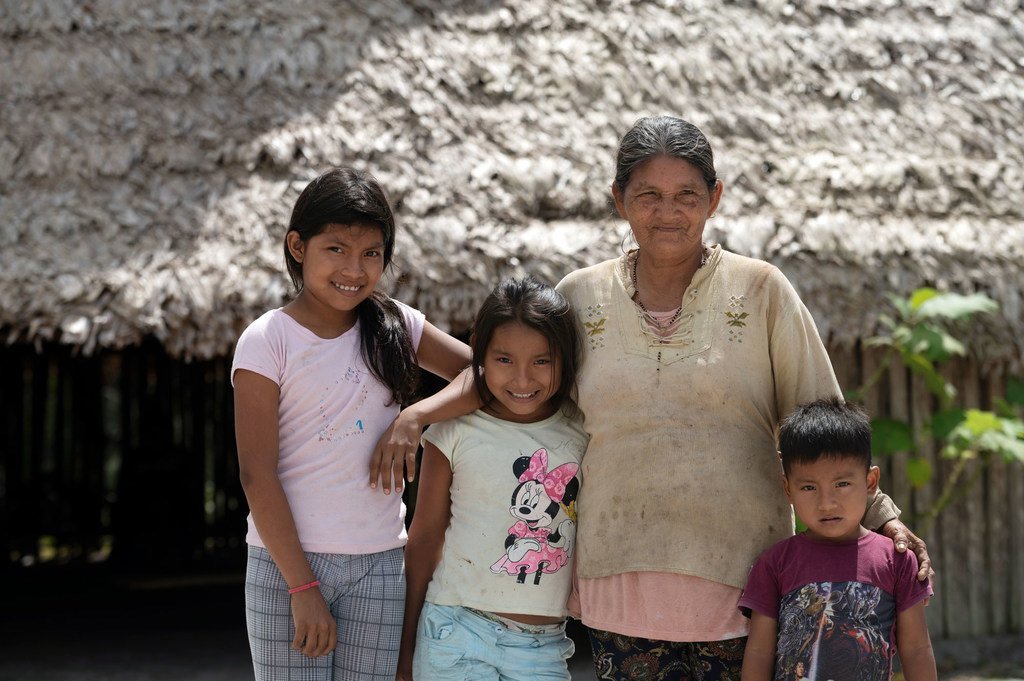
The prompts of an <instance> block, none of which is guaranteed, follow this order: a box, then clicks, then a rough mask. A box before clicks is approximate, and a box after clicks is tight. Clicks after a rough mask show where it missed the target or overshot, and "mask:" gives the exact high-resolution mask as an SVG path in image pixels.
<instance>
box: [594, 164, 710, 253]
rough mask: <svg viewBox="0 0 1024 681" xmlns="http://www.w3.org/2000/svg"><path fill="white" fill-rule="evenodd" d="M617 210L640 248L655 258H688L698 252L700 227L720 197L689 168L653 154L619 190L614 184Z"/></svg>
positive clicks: (702, 226) (698, 172) (696, 171)
mask: <svg viewBox="0 0 1024 681" xmlns="http://www.w3.org/2000/svg"><path fill="white" fill-rule="evenodd" d="M612 196H613V197H614V199H615V207H616V208H617V209H618V211H619V215H621V216H622V218H623V219H625V220H626V221H627V222H629V227H630V229H632V230H633V236H634V238H635V239H636V242H637V244H639V246H640V250H642V251H643V250H646V251H647V252H648V253H650V254H651V255H654V256H656V257H684V258H685V257H688V256H691V255H693V253H694V252H697V251H699V250H700V248H701V238H702V237H703V235H704V223H705V221H706V220H707V219H708V216H710V215H711V214H712V213H714V212H715V209H716V208H718V201H719V199H720V198H721V196H722V183H721V181H719V182H716V183H715V186H714V187H711V188H709V187H708V185H707V183H706V182H705V181H704V176H703V175H701V172H700V170H698V169H697V167H696V166H694V165H693V164H691V163H689V162H687V161H684V160H682V159H679V158H675V157H672V156H655V157H654V158H652V159H651V160H649V161H647V162H646V163H644V164H642V165H640V166H638V167H637V168H636V169H635V170H634V171H633V175H632V176H631V177H630V179H629V184H628V185H626V189H625V191H623V192H620V191H619V188H618V186H617V185H615V184H612Z"/></svg>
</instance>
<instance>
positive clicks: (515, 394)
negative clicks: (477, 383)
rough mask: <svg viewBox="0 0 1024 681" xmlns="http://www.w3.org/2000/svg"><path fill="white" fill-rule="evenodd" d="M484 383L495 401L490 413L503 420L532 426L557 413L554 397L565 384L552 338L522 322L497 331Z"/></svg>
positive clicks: (489, 405) (492, 343)
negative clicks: (549, 342)
mask: <svg viewBox="0 0 1024 681" xmlns="http://www.w3.org/2000/svg"><path fill="white" fill-rule="evenodd" d="M483 373H484V383H485V384H486V385H487V390H488V391H490V393H491V395H493V396H494V399H493V400H492V401H491V402H490V403H489V404H488V405H487V407H486V411H487V412H489V413H491V414H492V415H494V416H497V417H498V418H500V419H504V420H506V421H515V422H518V423H532V422H534V421H540V420H542V419H546V418H547V417H549V416H551V415H552V414H554V413H555V410H556V408H557V407H556V405H554V404H553V403H552V402H551V397H552V396H553V395H554V394H555V393H556V392H557V391H558V387H559V384H560V382H561V367H560V362H559V361H558V358H557V357H555V356H554V355H553V353H552V352H551V347H550V345H549V344H548V339H547V338H546V337H545V336H544V334H542V333H540V332H539V331H537V330H536V329H532V328H530V327H528V326H526V325H524V324H521V323H519V322H506V323H505V324H502V325H501V326H499V327H497V328H496V329H494V334H493V335H492V336H491V342H490V343H489V344H488V345H487V353H486V356H485V357H484V361H483Z"/></svg>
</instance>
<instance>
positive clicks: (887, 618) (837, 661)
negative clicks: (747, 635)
mask: <svg viewBox="0 0 1024 681" xmlns="http://www.w3.org/2000/svg"><path fill="white" fill-rule="evenodd" d="M895 621H896V600H895V599H894V598H893V597H892V596H891V595H889V594H887V593H886V592H884V591H882V590H881V589H880V588H878V587H877V586H872V585H870V584H861V583H860V582H815V583H811V584H806V585H804V586H803V587H801V588H799V589H797V590H795V591H792V592H790V593H788V594H786V595H785V596H783V597H782V601H781V602H780V604H779V641H778V647H777V649H776V652H775V678H776V679H787V680H788V679H804V678H805V679H811V680H816V679H822V680H825V679H835V680H836V681H838V680H839V679H849V680H850V681H875V680H876V679H888V678H889V675H890V669H891V664H892V655H893V653H894V652H895V648H894V647H893V645H892V644H891V643H890V641H889V632H891V631H892V628H893V625H894V623H895ZM800 666H802V667H803V669H802V670H801V669H800V668H799V667H800ZM801 671H802V673H801Z"/></svg>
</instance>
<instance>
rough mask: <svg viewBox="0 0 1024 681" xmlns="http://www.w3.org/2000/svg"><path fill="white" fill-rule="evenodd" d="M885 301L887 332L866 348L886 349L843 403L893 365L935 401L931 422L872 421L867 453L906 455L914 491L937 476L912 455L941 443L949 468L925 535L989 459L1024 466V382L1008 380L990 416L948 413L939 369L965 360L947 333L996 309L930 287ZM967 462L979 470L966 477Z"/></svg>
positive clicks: (987, 301)
mask: <svg viewBox="0 0 1024 681" xmlns="http://www.w3.org/2000/svg"><path fill="white" fill-rule="evenodd" d="M889 300H890V302H891V303H892V306H893V308H894V314H893V315H885V316H882V317H880V321H881V323H882V325H883V327H884V328H885V331H884V332H883V333H882V334H880V335H878V336H875V337H873V338H870V339H868V341H867V344H868V345H869V346H870V347H877V348H882V349H883V350H884V352H883V355H882V359H881V361H880V363H879V365H878V368H877V369H876V370H875V371H874V372H873V373H872V374H871V376H869V377H868V378H867V380H866V381H865V382H864V384H863V385H862V386H860V387H859V388H857V389H855V390H852V391H848V392H847V399H849V400H852V401H862V400H863V396H864V395H865V394H867V392H868V391H869V390H871V389H872V388H873V387H875V385H877V384H878V382H879V381H880V380H881V379H882V377H883V376H885V373H886V371H887V370H888V369H889V367H890V366H891V365H892V363H893V362H895V361H898V362H900V363H901V364H902V365H903V366H905V367H907V368H908V369H909V370H910V371H911V372H912V373H914V374H916V375H917V376H920V377H921V378H922V379H923V381H924V384H925V386H926V388H927V389H928V392H929V393H931V395H933V396H934V397H935V402H934V405H933V408H932V410H931V414H930V416H929V418H928V419H927V420H926V422H925V423H924V424H922V425H921V427H919V428H914V426H912V425H911V424H910V423H908V422H906V421H903V420H899V419H891V418H876V419H873V420H872V422H871V429H872V437H871V447H872V451H873V452H874V454H875V455H878V456H885V455H891V454H896V453H901V452H906V453H908V454H910V456H909V457H908V459H907V464H906V465H907V478H908V479H909V480H910V482H911V484H912V485H913V486H914V487H921V486H923V485H925V484H927V483H928V482H930V481H931V479H932V478H933V476H934V473H935V471H933V469H932V466H931V464H930V463H929V462H928V460H927V459H925V458H923V457H921V456H920V455H919V453H918V452H919V450H920V448H921V446H922V444H923V443H924V442H926V441H927V440H928V439H929V438H934V440H935V441H936V442H937V443H939V444H940V450H939V451H940V453H941V456H942V457H943V458H946V459H950V460H952V461H953V462H954V465H953V467H952V468H951V469H950V470H949V473H948V474H947V476H946V478H945V480H943V481H942V484H941V492H940V493H939V495H938V497H937V498H936V499H935V501H934V502H933V503H932V505H931V506H930V507H929V508H928V509H925V510H924V511H923V512H922V513H921V518H920V520H921V522H922V530H923V531H927V530H928V528H930V527H931V526H932V525H933V524H934V523H935V520H936V518H938V516H939V514H940V513H941V512H942V510H943V509H944V508H946V507H947V506H949V504H951V503H952V502H954V501H955V500H956V499H957V498H959V497H960V496H962V495H963V494H964V493H966V491H967V490H969V489H970V488H971V486H973V485H974V484H975V483H976V482H977V481H978V479H979V478H980V476H981V474H982V472H983V471H984V469H985V468H986V467H987V466H988V464H989V463H990V462H991V461H992V460H993V459H994V458H999V459H1002V460H1005V461H1017V462H1024V420H1022V413H1024V411H1022V407H1024V381H1021V380H1019V379H1017V378H1010V379H1009V380H1008V382H1007V390H1006V395H1005V396H1003V397H998V398H996V399H995V401H994V405H993V406H994V409H993V410H991V411H986V410H982V409H962V408H958V407H954V406H953V403H954V401H955V399H956V388H955V387H954V386H953V385H952V384H951V383H950V382H949V381H948V380H946V378H945V377H944V376H943V375H942V373H941V371H940V366H941V365H942V364H943V363H945V362H948V361H949V360H950V359H952V358H953V357H954V356H963V355H966V354H967V349H966V347H965V346H964V344H963V343H962V342H961V341H959V340H958V339H957V338H956V337H955V336H953V335H952V333H951V329H955V328H956V326H957V325H962V324H963V323H964V322H966V321H967V320H969V319H970V318H971V317H972V316H973V315H975V314H988V313H992V312H995V311H996V310H997V309H998V305H997V304H996V302H995V301H993V300H992V299H991V298H989V297H988V296H986V295H983V294H973V295H966V296H965V295H960V294H956V293H939V292H938V291H936V290H935V289H932V288H920V289H917V290H916V291H914V292H913V293H912V294H911V295H910V296H909V297H907V298H901V297H899V296H895V295H890V296H889ZM971 461H978V462H979V464H980V465H978V466H977V468H976V469H975V470H974V471H973V473H972V474H971V475H970V476H969V477H964V474H965V473H966V472H967V468H968V464H969V463H970V462H971Z"/></svg>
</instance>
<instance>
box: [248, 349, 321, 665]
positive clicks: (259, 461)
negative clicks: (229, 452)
mask: <svg viewBox="0 0 1024 681" xmlns="http://www.w3.org/2000/svg"><path fill="white" fill-rule="evenodd" d="M234 381H235V440H236V442H237V445H238V468H239V477H240V478H241V482H242V489H243V490H244V491H245V498H246V501H247V502H248V503H249V510H250V511H251V512H252V519H253V522H254V523H255V524H256V529H257V530H258V531H259V533H260V539H262V540H263V543H264V544H265V545H266V547H267V551H269V552H270V556H271V558H273V559H274V563H275V564H276V565H277V569H278V570H280V572H281V575H282V576H284V580H285V582H286V583H287V584H288V587H289V588H294V587H297V586H301V585H303V584H308V583H310V582H312V581H314V580H315V579H316V575H314V574H313V570H312V569H311V568H310V567H309V561H307V560H306V555H305V553H304V552H303V550H302V545H301V544H300V543H299V534H298V532H297V531H296V529H295V521H294V519H293V517H292V511H291V506H289V504H288V498H287V497H286V496H285V493H284V488H283V487H282V486H281V480H280V479H279V478H278V477H277V463H278V456H279V449H278V442H279V439H278V436H279V433H278V426H277V424H278V411H277V410H278V398H279V396H280V389H279V388H278V386H277V384H276V383H274V382H273V381H271V380H270V379H269V378H267V377H265V376H261V375H259V374H257V373H255V372H253V371H248V370H246V369H238V370H236V371H235V374H234ZM291 601H292V617H293V618H294V620H295V639H294V640H293V641H292V648H294V649H296V650H299V651H301V652H302V653H303V654H304V655H306V656H308V657H317V656H320V655H326V654H327V653H329V652H331V651H332V650H334V646H335V642H336V640H337V635H336V625H335V622H334V617H332V616H331V613H330V610H329V609H328V608H327V604H326V603H325V602H324V598H323V595H322V594H321V593H320V589H306V590H305V591H300V592H298V593H296V594H294V595H293V596H292V597H291Z"/></svg>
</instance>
